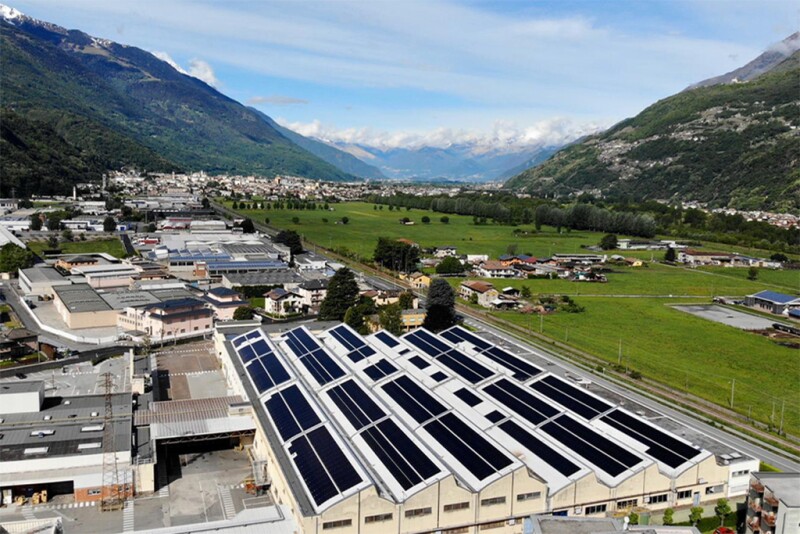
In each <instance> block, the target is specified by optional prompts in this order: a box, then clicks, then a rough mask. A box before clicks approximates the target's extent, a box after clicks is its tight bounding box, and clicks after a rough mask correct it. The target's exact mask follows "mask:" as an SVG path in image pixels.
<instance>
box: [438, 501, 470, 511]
mask: <svg viewBox="0 0 800 534" xmlns="http://www.w3.org/2000/svg"><path fill="white" fill-rule="evenodd" d="M468 508H469V502H457V503H454V504H445V505H444V511H445V512H455V511H456V510H467V509H468Z"/></svg>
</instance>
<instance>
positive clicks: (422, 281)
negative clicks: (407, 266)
mask: <svg viewBox="0 0 800 534" xmlns="http://www.w3.org/2000/svg"><path fill="white" fill-rule="evenodd" d="M408 281H409V283H410V284H411V287H413V288H414V289H428V288H429V287H430V285H431V277H430V276H428V275H427V274H425V273H420V272H416V273H411V274H410V275H408Z"/></svg>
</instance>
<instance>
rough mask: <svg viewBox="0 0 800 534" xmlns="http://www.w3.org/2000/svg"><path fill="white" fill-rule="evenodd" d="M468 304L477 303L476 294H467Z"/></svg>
mask: <svg viewBox="0 0 800 534" xmlns="http://www.w3.org/2000/svg"><path fill="white" fill-rule="evenodd" d="M469 303H470V304H477V303H478V294H477V293H470V294H469Z"/></svg>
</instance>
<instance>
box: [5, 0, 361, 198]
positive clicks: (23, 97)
mask: <svg viewBox="0 0 800 534" xmlns="http://www.w3.org/2000/svg"><path fill="white" fill-rule="evenodd" d="M0 49H2V54H0V71H2V106H1V107H0V122H2V125H3V126H2V129H1V130H0V133H1V134H2V137H1V138H0V150H1V151H2V155H3V157H2V158H0V174H1V175H2V177H3V179H2V182H1V183H0V195H4V196H5V195H8V194H9V193H10V192H11V189H12V188H13V189H15V190H16V194H17V195H19V196H23V195H26V194H31V193H33V192H37V193H40V194H41V193H44V194H46V193H64V192H70V191H71V189H72V184H73V183H74V182H76V181H87V180H91V179H96V178H97V177H99V175H100V174H101V173H102V172H103V171H104V170H108V169H119V168H121V167H126V166H128V167H136V168H139V169H141V170H147V171H168V170H176V169H185V170H200V169H202V170H205V171H207V172H209V173H212V174H213V173H223V172H226V173H239V174H257V175H265V176H272V175H275V174H291V175H297V176H304V177H310V178H317V179H322V180H350V179H354V176H352V175H350V174H348V173H346V172H343V171H341V170H339V169H337V168H336V167H334V166H333V165H331V164H330V163H327V162H325V161H323V160H322V159H320V158H318V157H317V156H314V155H313V154H311V153H310V152H308V151H306V150H304V149H303V148H301V147H299V146H298V145H296V144H295V143H293V142H292V141H290V140H289V139H287V138H286V137H284V136H283V135H282V134H281V133H280V132H278V131H277V130H276V129H275V128H273V127H272V126H270V124H269V123H267V122H266V121H265V120H263V118H262V116H261V114H258V113H256V112H254V111H253V110H250V109H248V108H246V107H245V106H243V105H241V104H239V103H238V102H235V101H234V100H232V99H230V98H228V97H226V96H225V95H223V94H221V93H220V92H218V91H217V90H216V89H214V88H213V87H211V86H209V85H207V84H206V83H204V82H202V81H200V80H198V79H197V78H193V77H191V76H188V75H186V74H183V73H181V72H178V71H177V70H175V69H174V68H173V67H172V66H170V65H169V64H167V63H165V62H164V61H161V60H160V59H158V58H156V57H155V56H153V55H152V54H150V53H148V52H145V51H143V50H140V49H138V48H135V47H130V46H125V45H120V44H117V43H114V42H112V41H108V40H104V39H97V38H94V37H91V36H89V35H87V34H85V33H83V32H80V31H77V30H66V29H64V28H62V27H60V26H56V25H54V24H50V23H47V22H42V21H38V20H36V19H33V18H30V17H27V16H25V15H23V14H21V13H20V12H19V11H16V10H14V9H12V8H9V7H7V6H0ZM57 147H60V148H57Z"/></svg>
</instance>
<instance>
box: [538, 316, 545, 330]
mask: <svg viewBox="0 0 800 534" xmlns="http://www.w3.org/2000/svg"><path fill="white" fill-rule="evenodd" d="M542 332H544V313H540V314H539V333H540V334H541V333H542Z"/></svg>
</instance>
